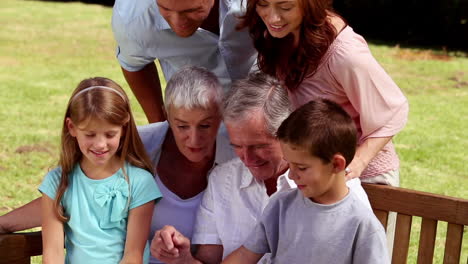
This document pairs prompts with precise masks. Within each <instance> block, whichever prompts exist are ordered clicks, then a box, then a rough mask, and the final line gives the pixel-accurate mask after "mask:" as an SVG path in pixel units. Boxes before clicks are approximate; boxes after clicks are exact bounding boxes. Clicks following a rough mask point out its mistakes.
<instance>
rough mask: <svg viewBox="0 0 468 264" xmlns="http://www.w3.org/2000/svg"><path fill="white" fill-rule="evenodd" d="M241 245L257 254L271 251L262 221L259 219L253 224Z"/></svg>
mask: <svg viewBox="0 0 468 264" xmlns="http://www.w3.org/2000/svg"><path fill="white" fill-rule="evenodd" d="M243 246H244V247H245V248H247V249H248V250H250V251H252V252H254V253H257V254H265V253H270V252H271V250H270V247H269V246H268V241H267V236H266V231H265V225H264V224H263V221H260V222H258V223H257V224H256V225H255V228H254V229H253V230H252V232H251V233H250V235H249V236H248V237H247V239H246V240H245V242H244V245H243Z"/></svg>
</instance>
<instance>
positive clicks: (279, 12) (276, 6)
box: [256, 0, 303, 40]
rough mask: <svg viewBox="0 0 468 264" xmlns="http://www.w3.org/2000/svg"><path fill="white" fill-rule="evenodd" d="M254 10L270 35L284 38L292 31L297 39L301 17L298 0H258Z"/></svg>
mask: <svg viewBox="0 0 468 264" xmlns="http://www.w3.org/2000/svg"><path fill="white" fill-rule="evenodd" d="M256 11H257V14H258V15H259V16H260V18H261V19H262V20H263V23H265V25H266V27H267V29H268V32H269V33H270V35H272V36H273V37H275V38H284V37H285V36H287V35H288V34H289V33H292V34H293V35H294V36H295V39H296V40H297V39H298V37H299V31H300V27H301V23H302V17H303V14H302V11H301V7H300V5H299V0H258V2H257V6H256Z"/></svg>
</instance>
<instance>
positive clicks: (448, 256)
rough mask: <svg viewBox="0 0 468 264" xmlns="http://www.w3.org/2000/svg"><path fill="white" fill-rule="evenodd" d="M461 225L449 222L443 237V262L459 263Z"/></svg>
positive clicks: (461, 236) (447, 263)
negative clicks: (444, 237) (445, 234)
mask: <svg viewBox="0 0 468 264" xmlns="http://www.w3.org/2000/svg"><path fill="white" fill-rule="evenodd" d="M462 238H463V226H462V225H457V224H452V223H449V224H448V226H447V236H446V239H445V252H444V264H458V263H460V253H461V245H462Z"/></svg>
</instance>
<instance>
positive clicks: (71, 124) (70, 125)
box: [65, 117, 76, 137]
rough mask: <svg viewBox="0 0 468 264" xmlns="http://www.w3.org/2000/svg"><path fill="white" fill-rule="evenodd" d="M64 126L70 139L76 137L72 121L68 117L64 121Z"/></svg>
mask: <svg viewBox="0 0 468 264" xmlns="http://www.w3.org/2000/svg"><path fill="white" fill-rule="evenodd" d="M65 124H66V125H67V129H68V133H70V135H71V136H72V137H76V128H75V125H74V124H73V122H72V120H71V119H70V118H69V117H67V118H66V119H65Z"/></svg>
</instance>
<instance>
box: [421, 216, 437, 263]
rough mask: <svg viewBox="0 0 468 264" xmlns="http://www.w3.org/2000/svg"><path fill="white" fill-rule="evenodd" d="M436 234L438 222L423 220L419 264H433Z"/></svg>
mask: <svg viewBox="0 0 468 264" xmlns="http://www.w3.org/2000/svg"><path fill="white" fill-rule="evenodd" d="M436 234H437V221H436V220H433V219H429V218H423V219H422V221H421V233H420V235H419V250H418V264H431V263H432V262H433V261H432V260H433V258H434V247H435V240H436Z"/></svg>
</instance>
